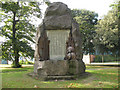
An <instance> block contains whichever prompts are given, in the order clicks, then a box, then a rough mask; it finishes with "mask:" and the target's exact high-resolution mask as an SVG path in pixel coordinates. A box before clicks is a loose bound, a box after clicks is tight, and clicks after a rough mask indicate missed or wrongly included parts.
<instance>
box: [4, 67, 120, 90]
mask: <svg viewBox="0 0 120 90" xmlns="http://www.w3.org/2000/svg"><path fill="white" fill-rule="evenodd" d="M104 68H109V69H104ZM87 69H88V70H86V72H89V73H91V74H90V75H88V76H82V77H80V78H79V79H77V80H64V81H63V80H61V81H55V80H54V81H40V80H38V79H37V78H36V79H34V78H31V77H29V76H28V75H27V74H28V73H29V72H33V67H24V68H15V69H13V68H3V69H2V72H3V73H2V88H35V87H38V88H117V87H118V67H106V66H105V67H104V66H87ZM90 69H91V70H90Z"/></svg>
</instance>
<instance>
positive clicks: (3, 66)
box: [0, 64, 34, 68]
mask: <svg viewBox="0 0 120 90" xmlns="http://www.w3.org/2000/svg"><path fill="white" fill-rule="evenodd" d="M32 66H34V65H22V67H32ZM7 67H11V65H8V64H6V65H5V64H3V65H2V64H0V68H7Z"/></svg>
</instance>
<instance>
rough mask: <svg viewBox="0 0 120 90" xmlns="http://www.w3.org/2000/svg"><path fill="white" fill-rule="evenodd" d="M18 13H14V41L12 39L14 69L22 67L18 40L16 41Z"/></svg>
mask: <svg viewBox="0 0 120 90" xmlns="http://www.w3.org/2000/svg"><path fill="white" fill-rule="evenodd" d="M15 17H16V12H13V27H12V31H13V39H12V44H13V51H14V59H15V61H14V66H13V67H20V65H19V51H18V47H17V39H16V37H15V36H16V35H15V34H16V28H15V25H16V20H15Z"/></svg>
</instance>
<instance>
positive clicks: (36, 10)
mask: <svg viewBox="0 0 120 90" xmlns="http://www.w3.org/2000/svg"><path fill="white" fill-rule="evenodd" d="M1 4H2V7H1V8H2V11H4V16H3V17H4V18H3V21H4V23H5V25H4V26H3V28H2V34H3V36H5V37H6V39H7V40H6V42H4V43H3V44H2V58H3V59H7V60H13V63H14V67H20V65H19V56H20V55H22V56H25V57H28V56H30V57H31V58H32V57H33V55H34V50H33V49H32V47H31V45H30V43H31V42H32V43H34V39H33V38H34V33H35V31H36V30H35V27H34V25H32V24H31V23H30V21H32V17H33V16H34V17H38V18H40V17H41V10H40V7H39V6H40V5H41V2H22V1H19V0H18V1H17V2H1Z"/></svg>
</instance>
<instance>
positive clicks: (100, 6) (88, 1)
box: [0, 0, 115, 42]
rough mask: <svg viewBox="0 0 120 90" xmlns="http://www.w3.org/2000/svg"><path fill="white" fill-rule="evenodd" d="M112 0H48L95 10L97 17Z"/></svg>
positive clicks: (105, 12) (106, 10) (72, 7)
mask: <svg viewBox="0 0 120 90" xmlns="http://www.w3.org/2000/svg"><path fill="white" fill-rule="evenodd" d="M114 1H115V0H50V2H63V3H65V4H67V5H68V7H69V8H71V9H87V10H90V11H95V12H96V13H98V15H99V18H101V17H102V16H103V15H106V14H107V12H108V11H109V10H110V9H111V8H110V7H109V6H110V5H111V4H113V2H114ZM46 7H47V6H46V5H42V6H41V8H42V9H43V10H42V12H43V13H44V11H45V9H46ZM39 22H40V21H39ZM33 23H36V21H33ZM36 24H39V23H36ZM1 41H4V38H2V37H0V42H1Z"/></svg>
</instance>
